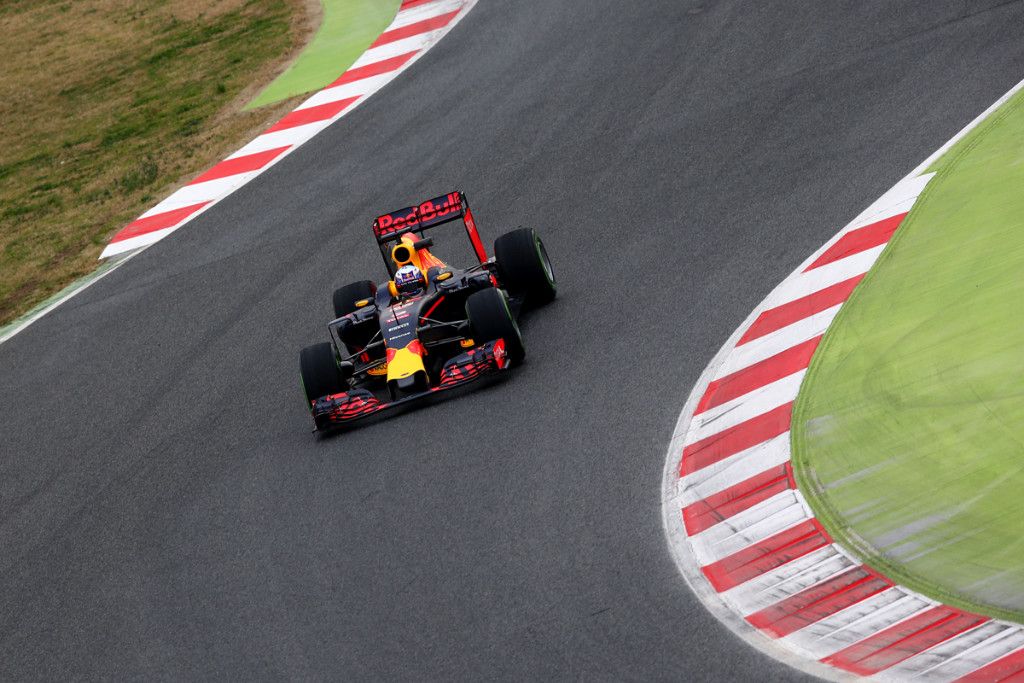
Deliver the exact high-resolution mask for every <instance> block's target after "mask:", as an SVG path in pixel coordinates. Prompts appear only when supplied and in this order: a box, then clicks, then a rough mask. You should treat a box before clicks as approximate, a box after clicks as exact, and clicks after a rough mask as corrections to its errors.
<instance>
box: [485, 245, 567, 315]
mask: <svg viewBox="0 0 1024 683" xmlns="http://www.w3.org/2000/svg"><path fill="white" fill-rule="evenodd" d="M494 257H495V260H496V261H497V264H498V277H499V278H500V279H501V284H502V285H503V286H504V287H505V288H506V289H508V291H509V293H510V294H511V295H512V296H516V297H522V298H523V299H524V300H525V301H526V303H527V304H529V305H530V306H543V305H544V304H546V303H548V302H549V301H551V300H553V299H554V298H555V295H556V294H557V292H558V287H557V284H556V283H555V273H554V271H553V270H552V269H551V261H550V260H549V259H548V252H547V250H545V249H544V242H542V241H541V239H540V236H539V235H538V234H537V231H536V230H534V229H533V228H519V229H518V230H513V231H512V232H506V233H505V234H504V235H502V236H501V237H499V238H498V239H496V240H495V241H494Z"/></svg>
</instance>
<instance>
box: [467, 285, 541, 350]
mask: <svg viewBox="0 0 1024 683" xmlns="http://www.w3.org/2000/svg"><path fill="white" fill-rule="evenodd" d="M466 318H467V319H469V328H470V330H471V331H472V332H473V340H474V341H475V342H476V343H477V344H483V343H484V342H489V341H494V340H495V339H504V340H505V353H507V354H508V359H509V360H510V361H512V362H513V363H521V362H522V360H523V357H524V356H526V349H525V348H524V347H523V337H522V335H521V334H520V333H519V326H518V325H516V321H515V319H514V318H513V317H512V312H511V311H509V310H508V301H506V300H505V294H504V292H502V291H501V290H500V289H498V288H497V287H492V288H490V289H482V290H480V291H479V292H474V293H473V294H470V295H469V298H468V299H466Z"/></svg>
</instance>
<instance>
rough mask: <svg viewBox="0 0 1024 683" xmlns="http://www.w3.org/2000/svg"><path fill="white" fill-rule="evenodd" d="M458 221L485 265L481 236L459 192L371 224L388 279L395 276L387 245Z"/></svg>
mask: <svg viewBox="0 0 1024 683" xmlns="http://www.w3.org/2000/svg"><path fill="white" fill-rule="evenodd" d="M456 220H461V221H462V223H463V225H464V226H465V227H466V234H467V235H468V236H469V242H470V244H472V245H473V252H474V253H475V254H476V257H477V258H478V259H479V260H480V263H484V262H486V261H487V252H486V251H485V250H484V245H483V242H481V241H480V233H478V232H477V229H476V222H475V221H474V220H473V213H472V212H471V211H470V210H469V202H468V201H467V200H466V195H465V194H464V193H462V192H458V191H456V192H449V193H448V194H446V195H441V196H440V197H434V198H433V199H428V200H427V201H425V202H423V203H421V204H418V205H416V206H409V207H406V208H404V209H399V210H398V211H392V212H391V213H386V214H384V215H383V216H378V217H377V218H376V220H374V221H373V235H374V237H376V238H377V246H378V247H380V253H381V256H383V257H384V264H385V265H386V266H387V269H388V272H389V273H390V274H391V275H394V274H395V264H394V262H393V261H392V260H391V257H390V250H389V247H388V245H389V244H391V243H392V242H398V241H399V240H401V239H402V235H405V234H407V233H410V232H412V233H416V234H417V235H418V236H419V237H420V238H421V239H423V238H424V232H425V231H427V230H429V229H430V228H436V227H437V226H439V225H443V224H445V223H450V222H451V221H456Z"/></svg>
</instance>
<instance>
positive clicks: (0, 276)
mask: <svg viewBox="0 0 1024 683" xmlns="http://www.w3.org/2000/svg"><path fill="white" fill-rule="evenodd" d="M315 5H316V3H315V2H311V0H204V1H200V0H138V1H132V0H62V1H40V0H4V1H3V2H0V35H3V36H4V38H3V40H2V41H0V65H2V66H0V131H2V134H3V140H4V145H3V146H0V324H2V323H5V322H8V321H10V320H12V319H13V318H14V317H16V316H17V315H18V314H20V313H22V312H24V311H26V310H28V309H29V308H31V307H32V306H33V305H35V304H36V303H38V302H39V301H41V300H42V299H44V298H46V297H47V296H49V295H51V294H53V293H54V292H56V291H58V290H60V289H61V288H62V287H64V286H65V285H67V284H68V283H69V282H71V281H72V280H74V279H75V278H77V277H80V276H82V275H84V274H86V273H88V272H90V271H92V270H93V269H94V268H95V267H96V265H97V263H96V258H97V256H98V255H99V253H100V251H101V250H102V248H103V245H104V244H105V243H106V240H107V239H108V238H109V237H110V236H111V235H112V234H113V233H114V232H115V231H116V230H117V229H119V228H120V227H122V226H123V225H125V224H126V223H128V222H129V221H131V220H132V219H134V218H135V217H136V216H138V215H139V214H140V213H142V212H143V211H145V210H146V209H148V208H149V207H150V206H152V205H153V204H154V203H156V201H158V200H159V199H160V198H162V197H163V196H165V195H167V194H169V193H170V192H171V191H172V190H173V189H174V188H175V187H177V186H180V185H181V184H182V183H184V182H186V181H187V180H188V179H190V178H191V177H193V176H195V175H196V174H197V173H199V172H201V171H203V170H205V169H206V168H207V167H209V166H210V165H212V164H214V163H216V162H217V161H218V160H219V159H221V158H223V157H224V156H225V155H227V154H229V153H230V152H232V151H234V149H236V148H237V147H238V146H240V145H241V144H243V143H244V142H246V141H247V140H248V139H250V138H251V137H253V136H254V135H255V134H256V133H258V131H260V130H262V129H263V128H264V127H266V126H267V125H269V123H271V122H272V121H274V120H276V119H277V118H278V117H279V116H280V115H281V114H282V113H284V111H286V110H288V109H290V108H291V107H293V106H294V104H295V103H294V102H284V103H281V104H279V105H277V106H275V107H273V108H266V109H261V110H257V111H243V110H242V106H243V105H244V104H245V103H246V102H247V101H248V100H249V99H250V98H251V97H252V95H253V94H255V93H256V92H257V91H258V90H259V89H260V88H262V87H263V86H264V85H265V84H266V83H268V82H270V81H271V80H272V79H273V77H274V76H275V75H276V74H277V73H278V72H280V70H281V69H282V68H283V66H284V65H285V64H286V63H287V61H288V60H289V59H290V58H291V56H292V55H293V54H294V53H295V51H296V50H297V49H298V48H299V47H301V45H303V44H304V43H305V41H306V40H307V39H308V37H309V35H310V33H311V30H312V28H313V24H314V22H315V21H316V16H315V12H310V9H311V7H312V6H315Z"/></svg>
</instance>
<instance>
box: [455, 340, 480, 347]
mask: <svg viewBox="0 0 1024 683" xmlns="http://www.w3.org/2000/svg"><path fill="white" fill-rule="evenodd" d="M459 346H461V347H462V348H464V349H468V348H471V347H474V346H476V342H475V341H473V340H472V339H463V340H462V341H460V342H459Z"/></svg>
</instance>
